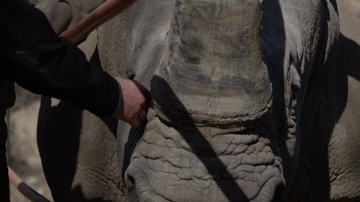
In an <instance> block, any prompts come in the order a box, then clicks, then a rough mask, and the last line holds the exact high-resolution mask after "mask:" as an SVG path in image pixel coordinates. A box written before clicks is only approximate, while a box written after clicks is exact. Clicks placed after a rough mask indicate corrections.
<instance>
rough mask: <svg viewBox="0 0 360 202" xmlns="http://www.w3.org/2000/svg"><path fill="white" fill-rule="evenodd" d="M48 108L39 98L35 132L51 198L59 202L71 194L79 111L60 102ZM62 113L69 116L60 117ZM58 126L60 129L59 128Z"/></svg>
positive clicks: (80, 111)
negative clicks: (36, 132)
mask: <svg viewBox="0 0 360 202" xmlns="http://www.w3.org/2000/svg"><path fill="white" fill-rule="evenodd" d="M50 105H51V100H50V98H48V97H42V98H41V106H40V111H39V120H38V128H37V131H38V146H39V153H40V156H41V161H42V165H43V169H44V173H45V177H46V180H47V182H48V185H49V187H50V190H51V191H52V195H53V198H54V200H55V201H58V200H59V199H60V201H61V198H62V197H63V194H64V193H71V192H72V191H71V185H72V182H73V179H74V176H75V172H76V164H77V154H78V151H79V144H80V137H79V134H80V130H81V119H82V110H81V109H79V108H77V107H75V106H73V105H71V104H69V103H66V102H60V103H59V105H58V106H57V107H51V106H50ZM64 111H66V112H68V113H63V112H64ZM69 117H71V118H69ZM59 123H61V125H62V126H63V127H59V126H58V124H59ZM54 128H56V129H57V130H54ZM47 131H51V133H48V132H47ZM59 176H61V177H59ZM79 197H81V196H79Z"/></svg>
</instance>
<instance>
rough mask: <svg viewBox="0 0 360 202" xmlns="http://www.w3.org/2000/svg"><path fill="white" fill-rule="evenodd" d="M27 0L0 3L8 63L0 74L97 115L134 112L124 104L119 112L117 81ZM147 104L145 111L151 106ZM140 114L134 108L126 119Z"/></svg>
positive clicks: (1, 35)
mask: <svg viewBox="0 0 360 202" xmlns="http://www.w3.org/2000/svg"><path fill="white" fill-rule="evenodd" d="M25 4H26V3H24V2H20V1H18V0H3V1H1V2H0V26H1V27H3V30H2V32H0V40H1V44H2V45H3V47H2V49H1V54H0V57H1V59H2V60H3V63H5V64H8V66H2V67H1V68H0V77H2V78H4V79H10V80H13V81H15V82H17V83H18V84H19V85H21V86H22V87H24V88H26V89H28V90H30V91H32V92H34V93H37V94H42V95H46V96H50V97H55V98H58V99H61V100H66V101H69V102H72V103H73V104H75V105H77V106H78V107H80V108H84V109H87V110H89V111H90V112H92V113H94V114H96V115H98V116H111V115H114V112H115V115H114V116H115V117H117V118H123V117H122V116H120V115H119V114H121V113H124V114H126V113H127V111H129V110H128V109H127V108H126V106H124V108H125V109H123V111H119V109H121V106H122V105H123V104H124V103H123V101H124V99H123V97H122V96H121V92H122V91H121V90H120V88H119V84H118V82H117V80H116V79H114V78H113V77H112V76H110V75H109V74H108V73H106V72H105V71H103V70H101V69H100V68H99V67H97V66H94V65H92V64H90V63H89V62H87V60H86V58H85V56H84V54H83V53H82V51H81V50H79V49H78V48H77V47H76V46H75V45H74V44H73V43H71V42H70V41H68V40H67V39H64V38H59V37H57V36H56V34H55V33H54V32H53V30H52V29H51V27H50V24H49V22H48V21H47V19H46V17H45V16H44V15H43V13H41V12H40V11H39V10H37V9H35V8H34V7H32V6H30V5H25ZM20 13H21V15H20ZM9 19H11V21H10V20H9ZM120 85H121V84H120ZM123 91H127V89H126V87H124V89H123ZM133 93H134V94H138V93H141V91H140V92H138V91H135V92H133ZM138 96H139V97H141V96H143V97H144V98H145V95H143V94H141V95H138ZM145 100H146V99H145ZM119 106H120V107H119ZM142 107H145V109H146V104H145V105H143V106H142ZM142 107H139V108H142ZM138 112H139V111H137V110H132V109H131V113H128V115H126V116H124V117H125V118H126V119H125V121H128V120H129V118H128V117H129V116H131V115H132V116H134V115H135V114H136V113H138ZM132 113H134V114H132Z"/></svg>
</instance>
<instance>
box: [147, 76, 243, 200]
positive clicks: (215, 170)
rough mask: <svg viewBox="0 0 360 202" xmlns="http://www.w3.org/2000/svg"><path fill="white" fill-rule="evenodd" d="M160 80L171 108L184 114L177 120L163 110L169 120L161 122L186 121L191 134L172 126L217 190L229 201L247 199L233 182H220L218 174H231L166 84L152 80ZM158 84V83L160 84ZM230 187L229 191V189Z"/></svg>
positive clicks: (157, 78)
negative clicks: (205, 170)
mask: <svg viewBox="0 0 360 202" xmlns="http://www.w3.org/2000/svg"><path fill="white" fill-rule="evenodd" d="M155 79H156V80H160V82H161V84H163V86H162V89H163V90H165V91H166V92H167V93H168V95H167V96H169V97H171V100H172V101H173V102H174V103H173V106H176V108H177V110H178V111H181V112H185V113H183V114H184V116H182V117H181V119H179V117H176V116H174V114H171V112H170V113H169V112H168V111H166V110H164V111H163V113H164V114H165V116H166V117H167V118H168V119H169V121H170V123H167V122H166V121H163V123H164V124H166V125H169V124H170V125H171V123H179V121H181V120H182V121H186V123H187V124H186V128H187V129H186V131H192V134H191V135H189V134H188V133H184V130H178V129H177V127H175V126H173V125H172V127H174V129H175V130H177V131H178V132H179V134H180V135H181V136H182V137H183V138H184V140H185V141H186V142H187V143H188V144H189V146H190V147H191V149H192V152H193V153H194V154H195V155H196V156H197V158H198V159H199V160H200V161H201V162H202V163H203V164H204V166H205V167H206V169H207V171H208V173H209V175H211V176H212V177H213V179H214V181H215V182H216V184H217V185H218V187H219V189H220V190H221V191H222V192H223V193H224V195H225V196H226V197H227V198H228V199H229V201H239V200H240V199H247V197H246V196H245V194H244V193H243V191H242V190H241V188H240V187H239V186H238V185H237V184H236V182H235V180H233V179H230V178H227V179H226V182H225V183H224V182H222V179H221V178H219V177H218V176H219V173H221V175H223V176H231V174H230V173H229V172H228V171H227V166H226V165H224V164H223V163H222V162H221V160H220V159H219V158H218V157H217V154H216V152H215V150H214V149H213V147H212V146H211V144H210V143H209V142H208V141H207V140H206V138H205V137H204V135H203V134H202V133H201V132H200V131H199V130H198V128H197V126H196V125H195V124H194V121H193V120H192V118H191V117H190V115H188V113H187V110H186V108H185V107H184V105H183V104H182V103H181V101H180V100H179V99H178V98H177V96H176V95H175V93H174V92H173V91H172V89H171V87H170V86H169V85H168V84H167V82H166V81H165V80H164V79H163V78H161V77H158V76H154V77H153V78H152V80H155ZM160 82H159V83H160ZM199 142H200V143H201V144H202V145H205V146H201V147H200V148H199V147H198V146H197V143H199ZM209 156H211V157H213V158H211V162H210V161H209V158H208V157H209ZM229 187H230V189H229Z"/></svg>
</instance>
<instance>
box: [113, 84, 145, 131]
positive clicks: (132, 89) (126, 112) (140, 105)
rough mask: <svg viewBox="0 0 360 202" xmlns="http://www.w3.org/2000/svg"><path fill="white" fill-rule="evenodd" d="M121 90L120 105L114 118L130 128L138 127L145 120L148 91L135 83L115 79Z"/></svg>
mask: <svg viewBox="0 0 360 202" xmlns="http://www.w3.org/2000/svg"><path fill="white" fill-rule="evenodd" d="M115 79H116V80H117V82H118V83H119V84H120V86H121V90H122V100H123V101H122V105H121V106H120V107H119V109H118V111H117V112H116V113H115V115H114V117H115V118H117V119H120V120H123V121H126V122H127V123H129V124H130V125H131V126H132V127H134V128H136V127H139V126H140V123H141V122H142V121H144V120H146V113H147V110H148V102H149V100H148V99H150V91H148V90H147V89H146V88H145V87H144V86H142V85H141V84H139V83H137V82H136V81H132V80H128V79H124V78H121V77H115Z"/></svg>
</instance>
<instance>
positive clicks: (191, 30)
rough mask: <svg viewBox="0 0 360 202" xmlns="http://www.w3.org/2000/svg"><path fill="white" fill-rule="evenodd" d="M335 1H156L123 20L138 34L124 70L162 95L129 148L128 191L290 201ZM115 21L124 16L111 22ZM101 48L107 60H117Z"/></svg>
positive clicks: (144, 195)
mask: <svg viewBox="0 0 360 202" xmlns="http://www.w3.org/2000/svg"><path fill="white" fill-rule="evenodd" d="M334 7H335V5H333V4H332V3H331V2H328V1H320V0H317V1H285V0H280V1H276V2H274V1H270V0H263V1H256V0H222V1H219V0H167V1H160V0H159V1H151V2H150V1H140V2H139V3H138V4H137V5H136V6H135V8H133V10H130V11H129V12H128V14H125V15H124V16H125V17H124V16H120V19H121V20H123V19H131V20H130V21H131V23H130V24H131V26H128V25H127V26H125V27H126V28H129V27H130V29H127V30H131V31H128V32H126V33H125V32H124V31H122V30H120V31H119V35H117V37H119V38H120V39H122V40H123V41H122V42H121V43H125V44H126V45H125V47H126V48H127V51H125V52H126V53H121V55H122V57H120V58H122V59H123V60H124V61H125V62H123V61H122V63H123V65H124V66H126V67H127V69H125V72H126V74H127V75H128V76H129V77H134V79H135V80H138V81H139V82H141V83H143V84H144V85H146V86H148V87H150V88H151V92H152V98H153V100H152V107H151V108H150V109H149V112H148V123H147V124H146V127H145V132H144V134H143V135H142V137H141V138H140V139H138V140H137V141H136V142H135V143H134V142H133V143H130V144H132V145H133V147H132V150H131V156H130V155H129V157H124V154H120V156H122V157H121V159H124V158H125V159H126V158H128V161H129V163H128V165H126V166H125V169H124V170H125V172H124V179H125V184H126V196H125V198H126V199H127V200H140V201H235V200H236V201H276V200H282V199H283V197H284V195H285V194H286V190H287V188H288V187H289V185H290V184H291V180H292V176H293V173H294V170H295V168H296V162H297V159H298V154H299V142H300V140H299V137H300V136H299V134H300V126H301V123H300V122H299V120H300V115H301V112H302V107H303V103H304V100H305V99H306V96H307V94H308V91H310V90H311V88H312V86H310V84H309V82H308V81H309V80H310V78H311V77H316V76H319V78H321V77H322V75H323V74H322V73H323V72H324V71H325V70H326V69H325V68H324V63H325V61H326V60H327V57H328V55H329V52H330V49H331V45H332V43H333V41H334V38H335V37H336V26H333V27H331V25H332V24H331V22H333V21H334V20H335V21H336V20H337V19H336V17H333V15H335V14H334V13H335V12H334V10H335V9H334ZM129 16H130V17H129ZM333 18H334V19H333ZM126 22H127V23H129V21H126ZM117 23H120V24H122V25H123V24H124V22H122V21H114V22H113V24H110V25H108V27H111V26H118V24H117ZM334 24H335V23H334ZM122 27H124V26H122ZM104 30H105V31H104ZM100 33H101V32H100ZM103 33H106V34H108V30H107V28H106V26H105V28H104V29H103ZM107 38H108V37H107ZM99 39H100V44H101V38H99ZM119 41H121V40H119ZM124 41H125V42H124ZM109 46H111V45H109V44H107V46H106V49H109ZM104 47H105V46H104ZM99 49H100V58H102V60H103V61H110V60H111V59H112V56H111V54H110V55H109V54H107V53H109V52H108V51H106V50H105V49H103V51H102V50H101V46H100V48H99ZM101 54H103V55H101ZM107 57H109V58H107ZM309 89H310V90H309ZM120 126H121V124H120ZM120 135H125V134H120ZM125 143H126V142H120V145H121V144H122V145H124V144H125ZM126 144H129V142H128V143H126ZM120 152H122V150H121V151H120ZM125 155H126V154H125ZM120 164H123V162H120Z"/></svg>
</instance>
